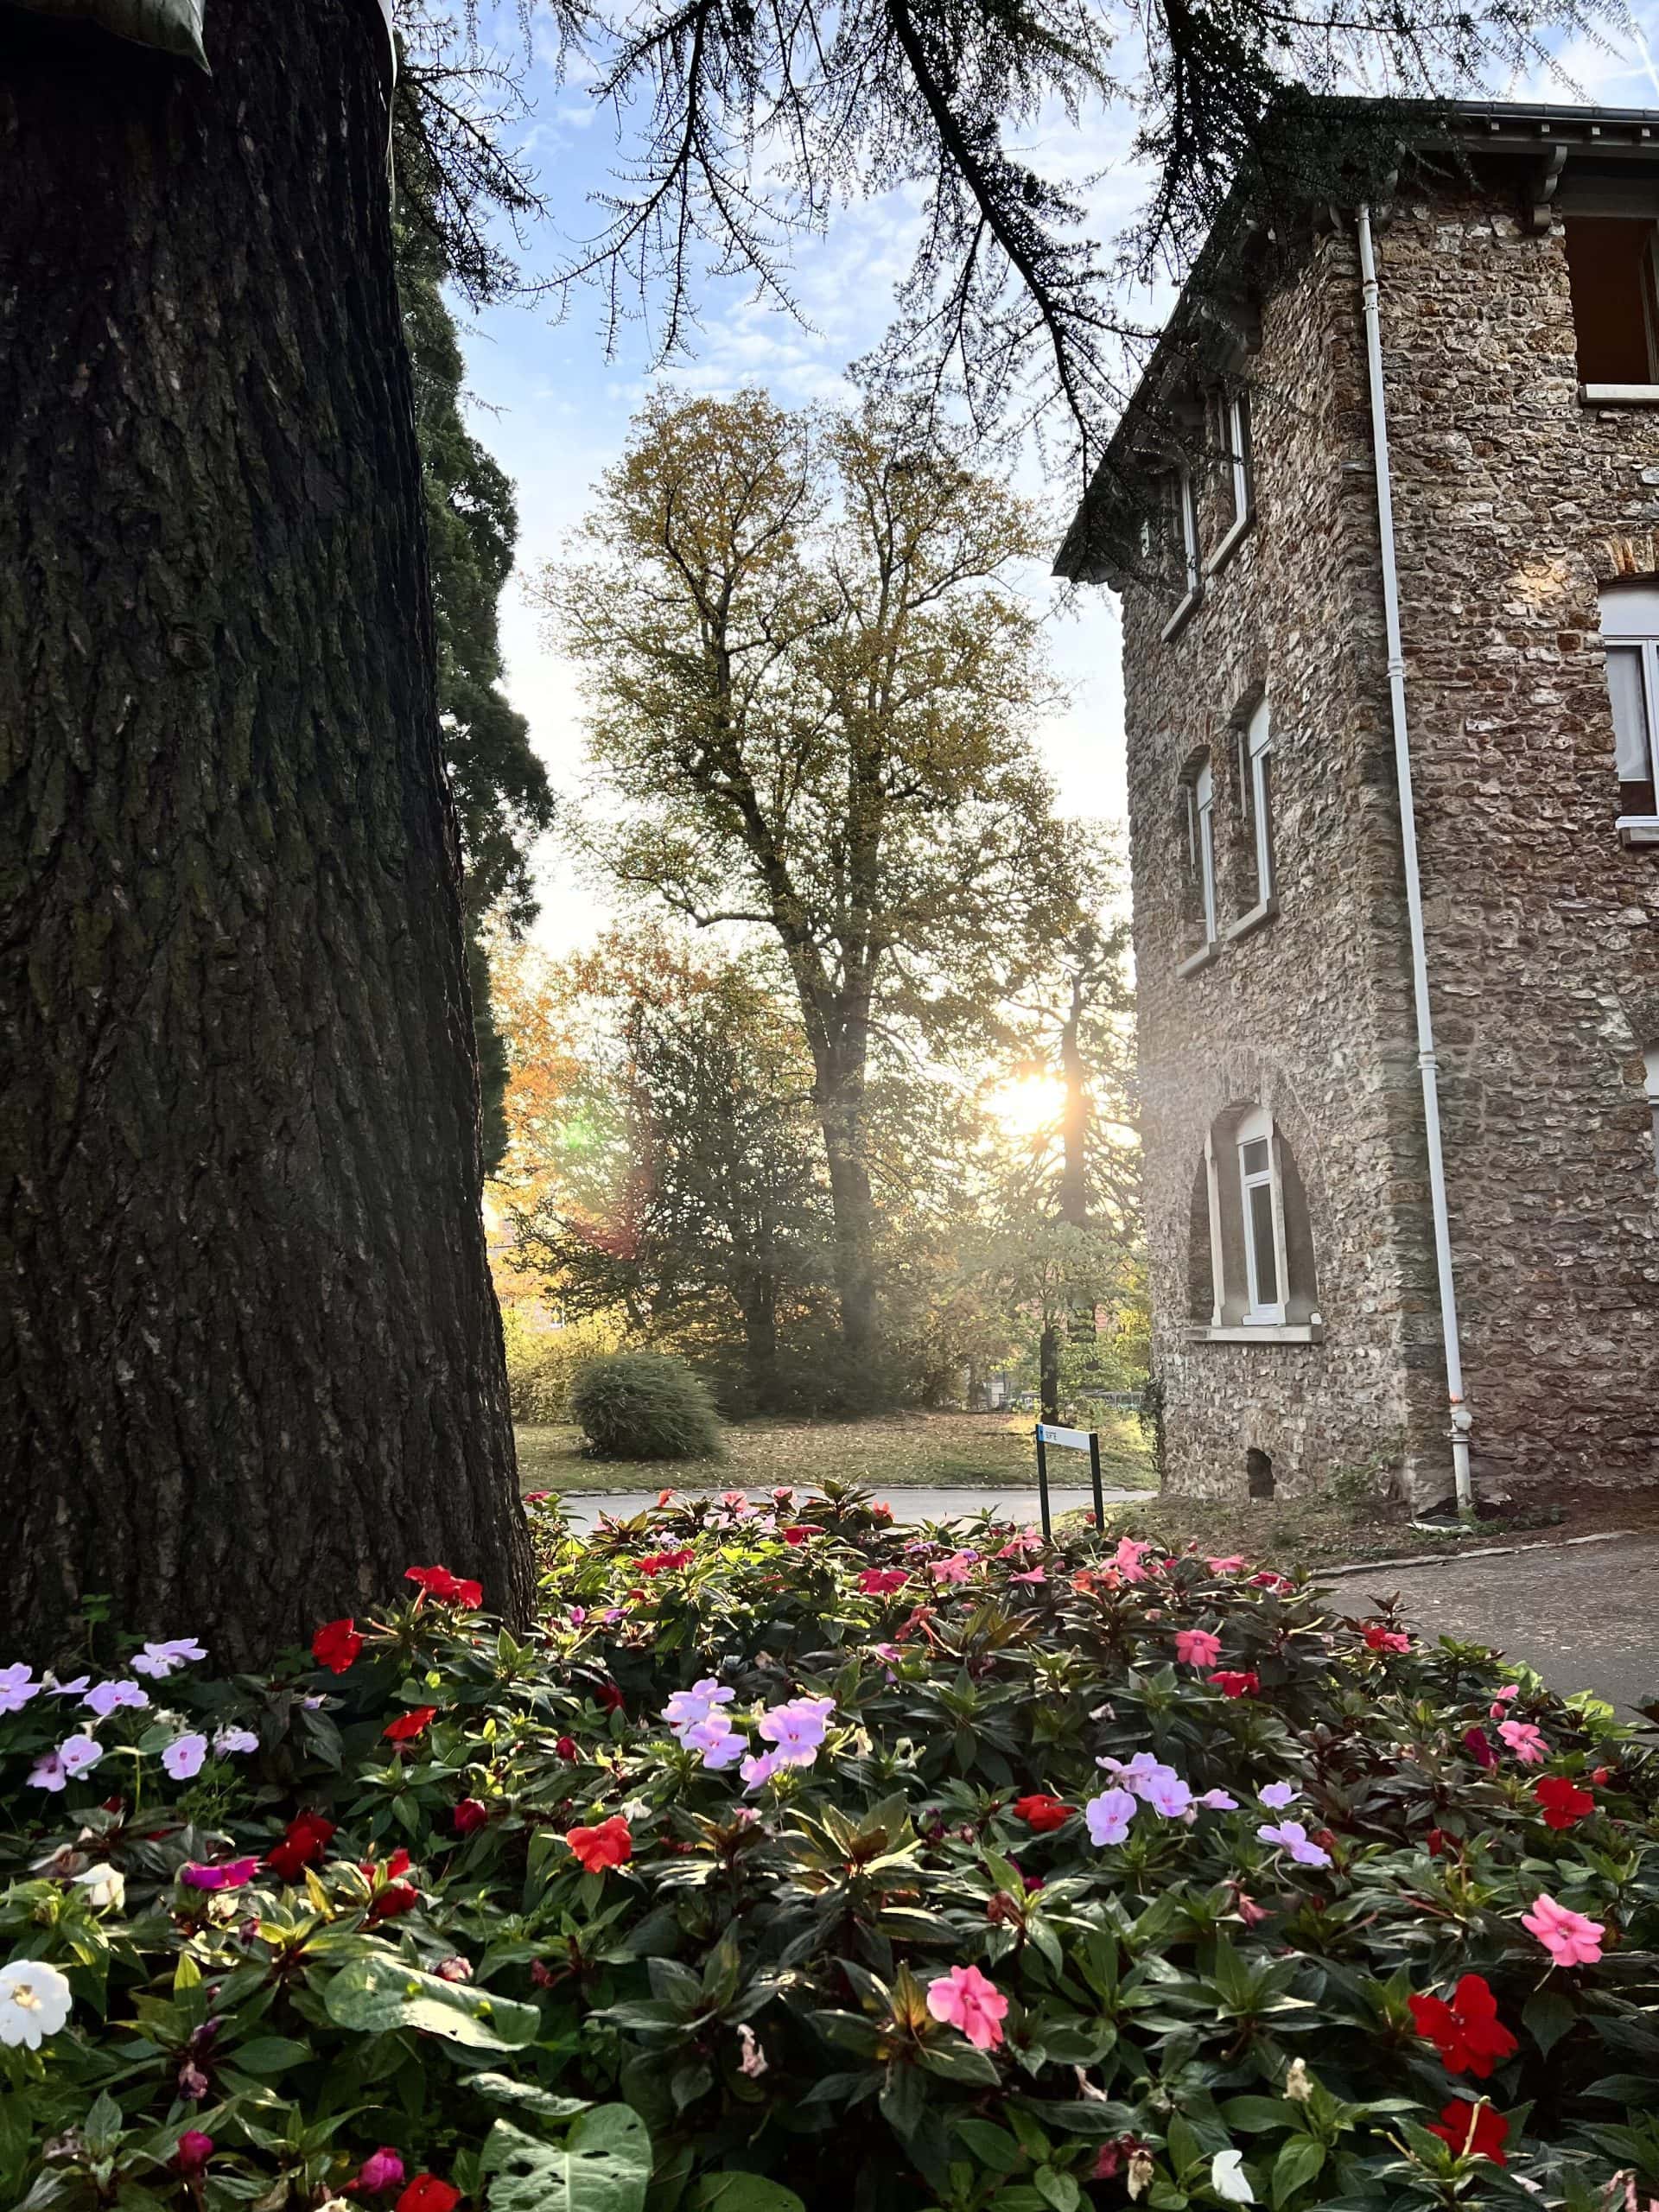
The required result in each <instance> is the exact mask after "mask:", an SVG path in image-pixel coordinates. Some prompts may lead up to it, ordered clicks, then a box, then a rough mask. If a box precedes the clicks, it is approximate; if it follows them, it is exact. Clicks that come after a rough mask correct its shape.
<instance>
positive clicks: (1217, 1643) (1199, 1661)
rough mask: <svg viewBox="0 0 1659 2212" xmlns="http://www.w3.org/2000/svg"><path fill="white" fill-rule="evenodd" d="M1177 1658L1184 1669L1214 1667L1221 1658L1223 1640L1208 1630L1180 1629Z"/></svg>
mask: <svg viewBox="0 0 1659 2212" xmlns="http://www.w3.org/2000/svg"><path fill="white" fill-rule="evenodd" d="M1175 1656H1176V1658H1177V1659H1178V1660H1179V1662H1180V1663H1181V1665H1182V1666H1183V1667H1213V1666H1214V1665H1215V1663H1216V1662H1217V1659H1219V1658H1220V1656H1221V1638H1220V1637H1218V1636H1216V1635H1213V1634H1212V1633H1211V1630H1209V1629H1207V1628H1178V1629H1177V1630H1176V1631H1175Z"/></svg>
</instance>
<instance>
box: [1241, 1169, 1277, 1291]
mask: <svg viewBox="0 0 1659 2212" xmlns="http://www.w3.org/2000/svg"><path fill="white" fill-rule="evenodd" d="M1245 1149H1246V1150H1247V1151H1249V1150H1250V1149H1251V1147H1249V1146H1247V1147H1245ZM1266 1150H1267V1147H1266V1145H1265V1144H1264V1145H1263V1146H1262V1151H1263V1152H1265V1151H1266ZM1246 1197H1247V1198H1248V1199H1249V1210H1250V1253H1251V1257H1252V1258H1253V1259H1254V1260H1255V1302H1256V1304H1257V1305H1258V1306H1276V1305H1277V1304H1278V1303H1279V1262H1278V1255H1277V1254H1276V1253H1275V1252H1274V1243H1273V1185H1272V1184H1271V1183H1252V1184H1251V1185H1250V1187H1249V1191H1248V1192H1247V1193H1246Z"/></svg>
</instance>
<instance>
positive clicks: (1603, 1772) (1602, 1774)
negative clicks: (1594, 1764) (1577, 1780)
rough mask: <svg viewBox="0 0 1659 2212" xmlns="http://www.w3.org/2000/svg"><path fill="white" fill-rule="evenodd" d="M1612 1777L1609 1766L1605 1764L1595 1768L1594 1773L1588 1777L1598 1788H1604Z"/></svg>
mask: <svg viewBox="0 0 1659 2212" xmlns="http://www.w3.org/2000/svg"><path fill="white" fill-rule="evenodd" d="M1612 1778H1613V1776H1612V1769H1611V1767H1605V1766H1599V1767H1598V1768H1597V1769H1596V1770H1595V1771H1594V1773H1593V1774H1592V1776H1591V1777H1590V1779H1591V1781H1592V1782H1593V1783H1595V1784H1596V1786H1597V1788H1598V1789H1605V1788H1606V1786H1607V1784H1608V1783H1610V1782H1611V1780H1612Z"/></svg>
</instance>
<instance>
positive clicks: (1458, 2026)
mask: <svg viewBox="0 0 1659 2212" xmlns="http://www.w3.org/2000/svg"><path fill="white" fill-rule="evenodd" d="M1407 2001H1408V2004H1409V2005H1410V2006H1411V2017H1412V2018H1413V2020H1414V2022H1415V2023H1416V2027H1417V2032H1418V2034H1419V2035H1420V2036H1422V2037H1425V2038H1426V2040H1427V2041H1428V2042H1430V2043H1432V2044H1433V2045H1434V2047H1435V2049H1436V2050H1438V2051H1439V2052H1440V2063H1441V2065H1442V2066H1444V2067H1445V2069H1446V2072H1447V2073H1448V2074H1474V2075H1478V2076H1479V2078H1480V2079H1481V2080H1482V2081H1483V2082H1484V2080H1485V2079H1486V2077H1487V2075H1489V2074H1490V2073H1491V2070H1492V2067H1493V2065H1494V2063H1496V2062H1497V2061H1498V2060H1500V2059H1504V2058H1508V2057H1509V2056H1510V2054H1511V2053H1512V2052H1513V2051H1514V2050H1515V2048H1516V2042H1515V2037H1513V2036H1512V2035H1511V2034H1510V2031H1509V2030H1508V2029H1507V2028H1506V2027H1504V2026H1503V2024H1502V2023H1501V2022H1500V2020H1499V2019H1498V2017H1497V1999H1496V1998H1495V1997H1494V1996H1493V1994H1492V1993H1491V1989H1490V1988H1489V1987H1488V1986H1487V1985H1486V1983H1485V1982H1484V1980H1482V1979H1481V1977H1480V1975H1479V1974H1465V1976H1464V1977H1463V1980H1461V1981H1460V1982H1459V1984H1458V1986H1457V1987H1456V1989H1455V1990H1453V1991H1452V2002H1451V2003H1450V2004H1449V2005H1448V2004H1447V2003H1446V2001H1445V1999H1443V1998H1440V1997H1412V1998H1409V1999H1408V2000H1407Z"/></svg>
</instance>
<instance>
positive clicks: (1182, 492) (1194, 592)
mask: <svg viewBox="0 0 1659 2212" xmlns="http://www.w3.org/2000/svg"><path fill="white" fill-rule="evenodd" d="M1173 475H1174V479H1175V508H1176V513H1177V515H1178V517H1179V523H1180V532H1181V573H1182V575H1183V576H1184V578H1185V590H1184V592H1183V593H1182V595H1181V599H1180V603H1179V606H1178V607H1176V609H1175V611H1174V613H1173V614H1172V615H1171V616H1170V618H1169V620H1168V621H1167V622H1166V623H1165V625H1164V626H1163V629H1162V631H1161V632H1160V643H1165V644H1166V643H1167V642H1168V640H1169V639H1171V638H1173V636H1174V634H1175V632H1177V631H1178V630H1179V628H1180V626H1181V625H1182V623H1183V622H1185V620H1186V618H1187V616H1188V615H1189V614H1191V613H1192V610H1193V608H1194V607H1196V606H1197V605H1198V601H1200V600H1201V599H1202V598H1203V597H1204V563H1203V560H1202V558H1201V557H1200V554H1199V550H1198V499H1197V497H1196V495H1195V493H1194V492H1193V489H1192V470H1191V469H1190V468H1189V467H1187V465H1186V463H1185V461H1182V462H1180V464H1179V466H1178V467H1176V468H1175V470H1174V471H1173Z"/></svg>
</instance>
